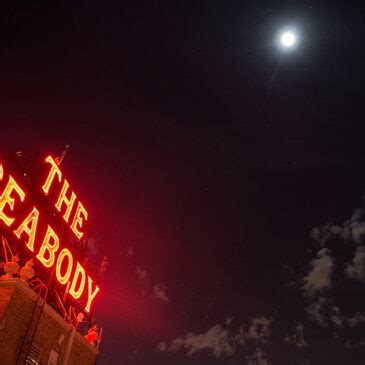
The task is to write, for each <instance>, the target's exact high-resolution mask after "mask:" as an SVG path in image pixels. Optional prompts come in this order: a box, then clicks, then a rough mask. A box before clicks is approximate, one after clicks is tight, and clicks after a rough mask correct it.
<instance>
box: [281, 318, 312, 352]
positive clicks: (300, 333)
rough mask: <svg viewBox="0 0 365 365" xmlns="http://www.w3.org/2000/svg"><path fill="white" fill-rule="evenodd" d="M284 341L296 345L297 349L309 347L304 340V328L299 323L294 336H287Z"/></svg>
mask: <svg viewBox="0 0 365 365" xmlns="http://www.w3.org/2000/svg"><path fill="white" fill-rule="evenodd" d="M284 341H285V342H287V343H289V344H291V345H294V346H295V347H299V348H303V347H308V343H307V341H306V340H305V338H304V326H303V324H302V323H301V322H299V323H298V324H297V325H296V326H295V329H294V332H293V333H292V334H289V335H287V336H285V338H284Z"/></svg>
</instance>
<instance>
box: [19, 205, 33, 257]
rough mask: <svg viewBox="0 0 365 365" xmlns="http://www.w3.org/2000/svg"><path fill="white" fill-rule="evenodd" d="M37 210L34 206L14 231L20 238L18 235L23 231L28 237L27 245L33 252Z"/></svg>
mask: <svg viewBox="0 0 365 365" xmlns="http://www.w3.org/2000/svg"><path fill="white" fill-rule="evenodd" d="M38 217H39V212H38V210H37V208H36V207H34V208H33V210H32V211H31V212H30V214H29V215H28V217H27V218H25V219H24V221H23V222H22V223H21V224H20V226H19V227H18V228H17V230H16V231H14V233H15V235H16V236H17V237H18V238H20V236H21V235H22V234H23V232H25V233H26V234H27V235H28V237H29V239H28V242H27V247H28V248H29V249H30V250H31V251H32V252H33V251H34V239H35V233H36V230H37V224H38ZM29 224H30V226H29Z"/></svg>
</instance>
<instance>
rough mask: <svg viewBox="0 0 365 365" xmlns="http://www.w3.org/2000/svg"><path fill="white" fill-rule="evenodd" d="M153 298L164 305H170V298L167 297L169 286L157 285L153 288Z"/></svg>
mask: <svg viewBox="0 0 365 365" xmlns="http://www.w3.org/2000/svg"><path fill="white" fill-rule="evenodd" d="M152 291H153V294H152V297H153V298H155V299H157V300H159V301H160V302H162V303H165V304H167V303H170V298H169V297H168V296H167V286H166V285H162V284H157V285H154V286H153V289H152Z"/></svg>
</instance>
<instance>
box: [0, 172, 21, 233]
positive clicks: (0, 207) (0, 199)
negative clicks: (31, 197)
mask: <svg viewBox="0 0 365 365" xmlns="http://www.w3.org/2000/svg"><path fill="white" fill-rule="evenodd" d="M13 191H15V192H16V193H18V195H19V197H20V200H21V201H24V198H25V193H24V191H23V190H22V189H21V188H20V186H19V185H18V184H17V183H16V181H15V180H14V179H13V178H12V176H9V181H8V183H7V185H6V187H5V190H4V191H3V193H2V195H1V196H0V220H3V221H4V222H5V224H6V225H7V226H8V227H10V226H11V225H12V224H13V222H14V219H15V218H11V217H8V216H7V215H6V214H5V213H4V208H5V206H6V205H8V206H9V207H10V210H11V211H12V210H13V209H14V198H13V197H12V196H11V193H12V192H13Z"/></svg>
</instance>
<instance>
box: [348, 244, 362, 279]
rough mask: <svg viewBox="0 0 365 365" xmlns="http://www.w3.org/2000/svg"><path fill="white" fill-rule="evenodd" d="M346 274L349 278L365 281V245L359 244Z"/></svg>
mask: <svg viewBox="0 0 365 365" xmlns="http://www.w3.org/2000/svg"><path fill="white" fill-rule="evenodd" d="M346 274H347V276H348V277H349V278H352V279H356V280H359V281H361V282H363V283H365V247H364V246H358V247H357V249H356V252H355V256H354V258H353V259H352V263H351V264H348V265H347V267H346Z"/></svg>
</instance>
